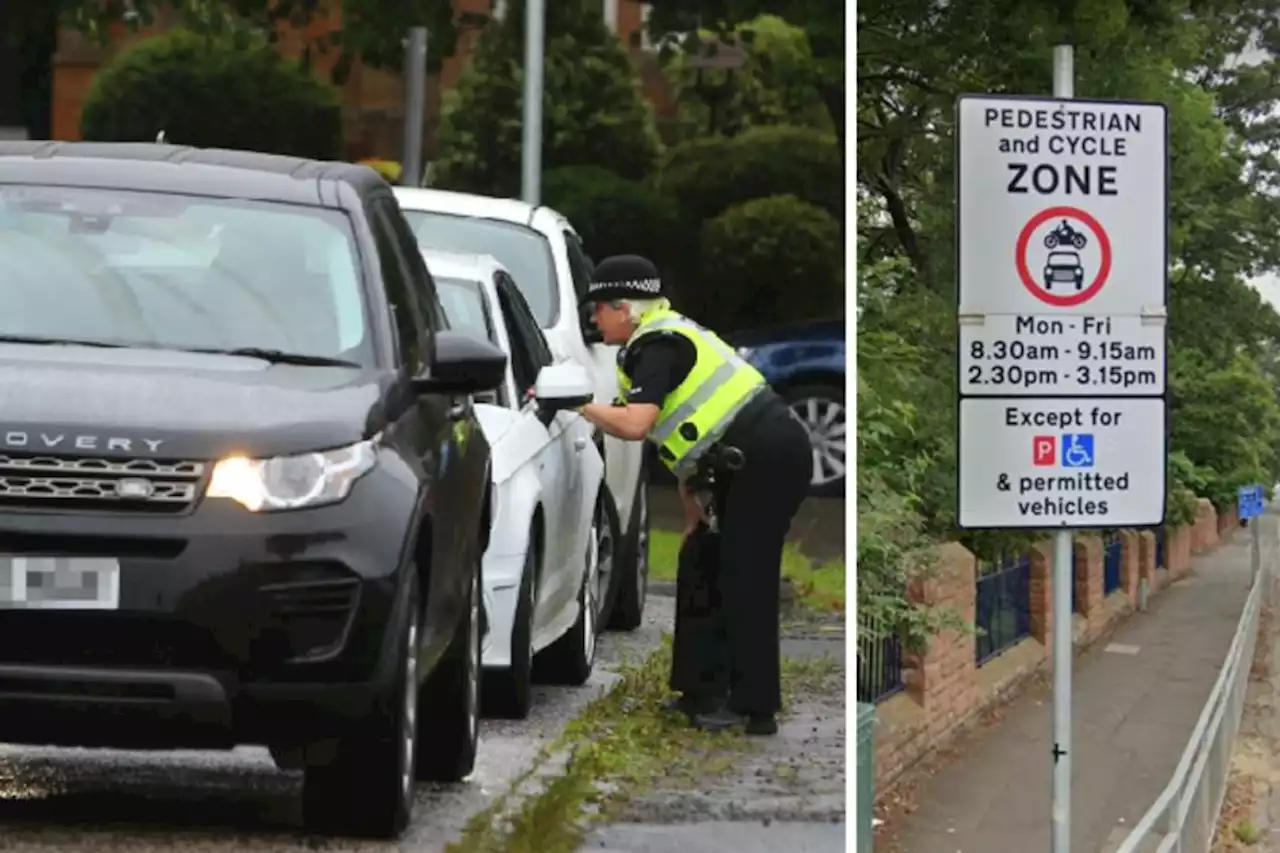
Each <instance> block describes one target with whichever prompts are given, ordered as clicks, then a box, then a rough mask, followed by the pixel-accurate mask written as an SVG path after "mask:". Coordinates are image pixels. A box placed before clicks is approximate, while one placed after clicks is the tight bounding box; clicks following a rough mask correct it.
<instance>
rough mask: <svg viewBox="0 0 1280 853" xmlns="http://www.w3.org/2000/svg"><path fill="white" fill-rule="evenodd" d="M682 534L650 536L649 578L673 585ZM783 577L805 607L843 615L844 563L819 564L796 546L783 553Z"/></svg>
mask: <svg viewBox="0 0 1280 853" xmlns="http://www.w3.org/2000/svg"><path fill="white" fill-rule="evenodd" d="M680 542H681V538H680V534H679V533H673V532H672V531H670V530H653V531H650V533H649V578H650V580H656V581H668V582H672V581H675V579H676V565H677V564H678V563H679V561H680ZM782 576H783V577H784V578H786V579H787V580H789V581H791V585H792V586H793V587H794V588H795V591H796V597H797V599H798V600H799V601H800V603H801V604H803V605H805V606H807V607H809V608H811V609H814V610H823V611H827V612H834V613H843V612H844V607H845V597H844V596H845V566H844V561H843V560H831V561H829V562H816V561H814V560H811V559H809V557H807V556H805V554H804V553H803V552H802V551H801V550H800V549H799V548H798V547H797V546H796V545H794V544H791V543H788V544H787V546H786V547H785V548H783V549H782Z"/></svg>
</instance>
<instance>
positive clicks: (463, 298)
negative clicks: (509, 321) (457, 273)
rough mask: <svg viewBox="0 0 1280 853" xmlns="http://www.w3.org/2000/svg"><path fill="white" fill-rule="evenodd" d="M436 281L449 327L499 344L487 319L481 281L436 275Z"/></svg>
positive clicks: (441, 305)
mask: <svg viewBox="0 0 1280 853" xmlns="http://www.w3.org/2000/svg"><path fill="white" fill-rule="evenodd" d="M435 281H436V294H437V295H438V296H439V297H440V307H441V308H443V309H444V315H445V317H446V318H447V319H448V321H449V327H450V328H452V329H457V330H458V331H460V332H466V333H467V334H469V335H471V336H473V337H476V338H479V339H480V340H482V341H489V342H490V343H492V344H494V345H497V343H498V341H497V340H496V336H495V335H494V333H493V329H492V328H490V326H489V322H488V320H487V319H486V317H487V315H486V313H485V310H484V294H483V293H481V292H480V285H479V283H478V282H474V281H463V280H462V279H459V278H443V277H440V276H436V277H435Z"/></svg>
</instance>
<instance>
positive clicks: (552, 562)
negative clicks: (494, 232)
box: [494, 273, 577, 624]
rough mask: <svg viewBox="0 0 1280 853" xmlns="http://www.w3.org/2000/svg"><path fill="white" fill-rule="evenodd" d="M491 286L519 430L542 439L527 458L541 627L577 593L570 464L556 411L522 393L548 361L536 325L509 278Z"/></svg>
mask: <svg viewBox="0 0 1280 853" xmlns="http://www.w3.org/2000/svg"><path fill="white" fill-rule="evenodd" d="M494 287H495V290H496V292H497V296H498V308H499V310H500V311H501V313H502V320H503V323H504V324H505V325H506V328H507V336H508V338H509V339H510V343H511V368H512V373H513V375H514V378H515V383H516V392H517V393H518V394H520V395H521V397H522V404H521V417H522V419H524V420H527V421H529V422H531V423H530V424H527V425H522V426H524V427H525V428H528V429H531V428H532V423H536V424H537V426H538V427H539V428H540V430H541V433H542V434H545V436H546V438H545V440H544V441H543V443H542V445H541V446H540V447H538V448H537V451H536V452H535V453H534V454H533V459H532V464H534V465H536V466H537V476H538V483H539V485H540V486H541V488H542V498H543V500H542V509H543V519H544V523H545V540H546V542H545V547H544V554H543V560H544V562H543V567H542V582H541V584H540V585H539V589H538V608H537V613H536V614H535V616H536V617H537V622H538V624H543V623H544V621H545V619H546V618H549V617H551V616H553V615H554V614H556V613H558V612H560V609H561V608H562V607H564V606H565V604H566V603H567V602H568V601H572V600H573V599H574V596H576V594H577V587H576V585H572V584H570V583H569V579H568V578H566V576H565V566H566V562H567V560H568V557H569V545H570V541H569V540H570V533H571V531H569V530H568V528H570V527H572V526H573V523H574V516H573V515H572V514H571V507H570V506H569V503H570V501H569V497H570V496H569V491H570V487H571V486H570V483H571V478H572V476H573V471H572V468H573V466H572V465H571V464H570V463H571V460H570V459H569V454H568V453H567V452H566V449H565V446H564V439H565V436H564V428H563V422H562V420H561V419H560V417H559V414H560V413H556V414H555V415H554V416H551V417H548V416H547V415H546V414H544V413H541V412H539V411H538V408H537V401H536V400H534V399H533V398H532V396H531V395H530V394H529V393H528V392H529V391H530V390H531V389H532V388H533V387H534V385H535V384H536V382H537V377H538V371H540V370H541V369H542V368H543V367H544V366H545V365H546V364H549V363H550V353H549V352H548V351H547V350H546V349H545V347H546V342H545V341H543V342H542V344H541V347H540V346H539V343H538V339H537V338H536V337H535V336H534V334H533V333H534V332H536V331H537V323H536V322H535V321H534V319H533V315H532V314H531V313H530V311H529V307H528V305H527V304H526V303H525V301H524V298H523V297H522V296H521V295H520V291H519V290H518V289H517V288H516V286H515V283H514V282H512V280H511V278H510V276H508V275H506V274H505V273H498V274H497V275H496V276H495V278H494ZM566 586H567V587H568V589H567V590H566Z"/></svg>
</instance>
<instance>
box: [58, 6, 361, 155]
mask: <svg viewBox="0 0 1280 853" xmlns="http://www.w3.org/2000/svg"><path fill="white" fill-rule="evenodd" d="M161 131H164V137H165V141H166V142H169V143H174V144H178V145H195V146H199V147H205V148H231V149H238V150H246V151H266V152H270V153H274V154H289V155H293V156H297V157H309V158H315V159H321V160H337V159H340V158H341V156H342V115H341V104H340V102H339V100H338V96H337V93H336V92H335V91H334V89H333V87H332V86H330V85H329V84H328V83H325V82H323V81H321V80H319V79H317V78H316V77H313V76H312V75H311V74H310V73H309V72H307V71H306V70H305V69H303V68H302V67H301V66H300V65H299V64H298V63H296V62H292V61H290V60H286V59H283V58H282V57H281V56H280V54H279V53H278V51H277V50H276V49H275V47H273V46H272V45H270V44H267V43H266V42H265V41H264V40H260V41H258V42H256V43H253V44H248V45H241V44H236V43H233V42H232V41H231V40H230V39H228V38H222V39H219V38H214V37H209V36H204V35H197V34H196V33H193V32H190V31H187V30H171V31H169V32H166V33H163V34H161V35H158V36H154V37H152V38H149V39H147V40H145V41H142V42H139V43H138V44H137V45H135V46H133V47H131V48H129V49H127V50H125V51H122V52H121V53H120V54H118V55H117V56H116V57H115V58H114V59H113V60H112V61H111V62H110V63H108V64H107V65H106V66H105V67H104V68H103V69H102V70H101V71H99V72H98V73H97V75H96V76H95V77H94V79H93V85H92V86H91V87H90V90H89V93H88V95H87V97H86V99H85V103H84V108H83V111H82V113H81V118H80V132H81V135H82V136H83V137H84V138H85V139H88V140H94V141H100V142H153V141H155V140H156V137H157V134H159V133H160V132H161Z"/></svg>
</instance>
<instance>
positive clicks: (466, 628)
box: [418, 549, 484, 782]
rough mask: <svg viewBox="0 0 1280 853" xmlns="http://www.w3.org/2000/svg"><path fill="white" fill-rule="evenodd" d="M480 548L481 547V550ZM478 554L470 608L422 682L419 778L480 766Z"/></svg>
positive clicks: (452, 775) (460, 773)
mask: <svg viewBox="0 0 1280 853" xmlns="http://www.w3.org/2000/svg"><path fill="white" fill-rule="evenodd" d="M478 550H479V549H477V551H478ZM481 583H482V581H481V576H480V560H479V557H478V556H477V557H475V558H473V561H472V564H471V578H470V581H469V584H468V587H469V589H468V593H467V611H466V613H465V614H463V618H462V619H460V620H459V622H458V627H457V628H456V629H455V632H454V635H453V640H452V641H451V642H450V644H449V648H448V649H447V650H446V651H445V654H444V658H443V659H442V660H441V661H440V663H439V664H438V665H437V666H436V670H435V672H433V673H431V677H430V678H429V679H427V682H426V684H425V685H424V686H423V688H422V689H423V691H424V692H423V698H424V699H425V700H426V701H424V702H422V703H421V704H422V707H423V714H422V723H421V725H420V728H421V730H422V731H424V732H426V733H427V735H428V736H427V737H425V738H419V739H418V778H419V779H421V780H423V781H428V782H461V781H462V780H463V779H465V778H467V776H468V775H470V774H471V771H472V770H474V769H475V766H476V748H477V746H478V744H479V742H480V679H481V672H482V670H481V659H480V640H481V636H482V634H483V631H484V624H483V622H484V615H483V613H482V608H481Z"/></svg>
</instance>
